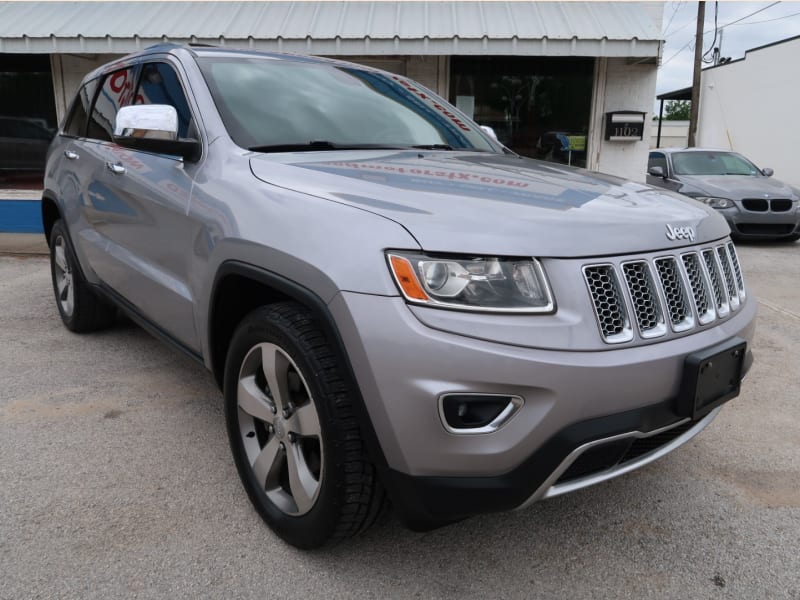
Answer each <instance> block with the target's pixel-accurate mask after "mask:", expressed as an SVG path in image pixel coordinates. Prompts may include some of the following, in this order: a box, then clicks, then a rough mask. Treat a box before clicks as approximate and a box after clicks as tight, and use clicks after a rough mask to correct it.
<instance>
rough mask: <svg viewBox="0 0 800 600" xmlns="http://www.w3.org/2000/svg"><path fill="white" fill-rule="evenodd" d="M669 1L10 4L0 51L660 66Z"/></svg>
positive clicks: (4, 11)
mask: <svg viewBox="0 0 800 600" xmlns="http://www.w3.org/2000/svg"><path fill="white" fill-rule="evenodd" d="M661 6H662V3H660V2H619V3H618V2H521V1H517V2H514V1H505V2H502V1H491V2H477V1H473V2H457V1H451V2H447V1H444V2H443V1H438V2H419V1H409V2H403V1H396V2H389V1H382V2H381V1H379V2H363V1H358V2H282V1H268V2H253V1H249V2H237V1H223V2H176V1H172V2H133V1H112V2H2V3H0V52H115V53H117V52H130V51H134V50H137V49H140V48H143V47H146V46H148V45H151V44H154V43H159V42H164V41H173V42H202V43H214V44H219V45H226V46H232V47H237V48H238V47H244V48H258V49H264V50H273V51H274V50H278V51H289V52H301V53H313V54H329V55H354V54H514V55H540V56H551V55H559V56H565V55H567V56H569V55H571V56H579V55H584V56H631V57H657V56H659V52H660V48H661V42H660V37H661Z"/></svg>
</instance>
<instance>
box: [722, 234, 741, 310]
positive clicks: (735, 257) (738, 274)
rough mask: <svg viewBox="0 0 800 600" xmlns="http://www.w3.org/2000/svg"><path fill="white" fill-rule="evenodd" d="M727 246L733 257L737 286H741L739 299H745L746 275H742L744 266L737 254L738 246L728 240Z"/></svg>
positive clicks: (729, 253)
mask: <svg viewBox="0 0 800 600" xmlns="http://www.w3.org/2000/svg"><path fill="white" fill-rule="evenodd" d="M726 246H727V248H728V256H730V257H731V263H733V273H734V275H735V276H736V287H738V288H739V300H742V301H743V300H744V299H745V291H744V277H742V267H741V266H740V265H739V256H738V255H737V254H736V246H734V245H733V242H728V243H727V244H726Z"/></svg>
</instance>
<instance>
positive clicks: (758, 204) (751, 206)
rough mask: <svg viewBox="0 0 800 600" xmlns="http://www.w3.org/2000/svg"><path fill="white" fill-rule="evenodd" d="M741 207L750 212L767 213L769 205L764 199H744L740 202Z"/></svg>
mask: <svg viewBox="0 0 800 600" xmlns="http://www.w3.org/2000/svg"><path fill="white" fill-rule="evenodd" d="M742 206H744V209H745V210H750V211H752V212H767V211H768V210H769V203H768V202H767V201H766V200H764V198H745V199H744V200H742Z"/></svg>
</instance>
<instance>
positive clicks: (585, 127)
mask: <svg viewBox="0 0 800 600" xmlns="http://www.w3.org/2000/svg"><path fill="white" fill-rule="evenodd" d="M593 80H594V59H592V58H538V57H485V56H481V57H472V56H454V57H453V58H452V59H451V63H450V102H452V103H453V104H455V105H456V106H458V108H460V109H461V110H462V111H463V112H465V113H467V115H468V116H470V117H472V118H473V119H474V120H475V121H477V122H478V123H479V124H480V125H488V126H490V127H492V128H493V129H494V131H495V133H496V134H497V137H498V139H499V140H500V141H501V142H502V143H503V144H505V145H506V146H508V147H509V148H511V149H512V150H514V151H515V152H518V153H519V154H522V155H524V156H530V157H533V158H539V159H543V160H550V161H555V162H560V163H565V164H572V165H574V166H580V167H585V166H586V148H587V142H588V139H587V136H588V131H589V121H590V115H591V100H592V87H593Z"/></svg>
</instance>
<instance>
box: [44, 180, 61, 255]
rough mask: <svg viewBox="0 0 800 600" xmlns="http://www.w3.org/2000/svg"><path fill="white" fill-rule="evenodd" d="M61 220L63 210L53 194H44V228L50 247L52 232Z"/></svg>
mask: <svg viewBox="0 0 800 600" xmlns="http://www.w3.org/2000/svg"><path fill="white" fill-rule="evenodd" d="M60 218H61V209H60V208H59V206H58V202H56V199H55V197H54V196H53V195H52V194H49V193H47V192H45V193H44V194H42V227H43V228H44V237H45V240H47V245H48V246H49V245H50V232H51V231H52V230H53V225H54V224H55V222H56V221H58V220H59V219H60Z"/></svg>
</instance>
